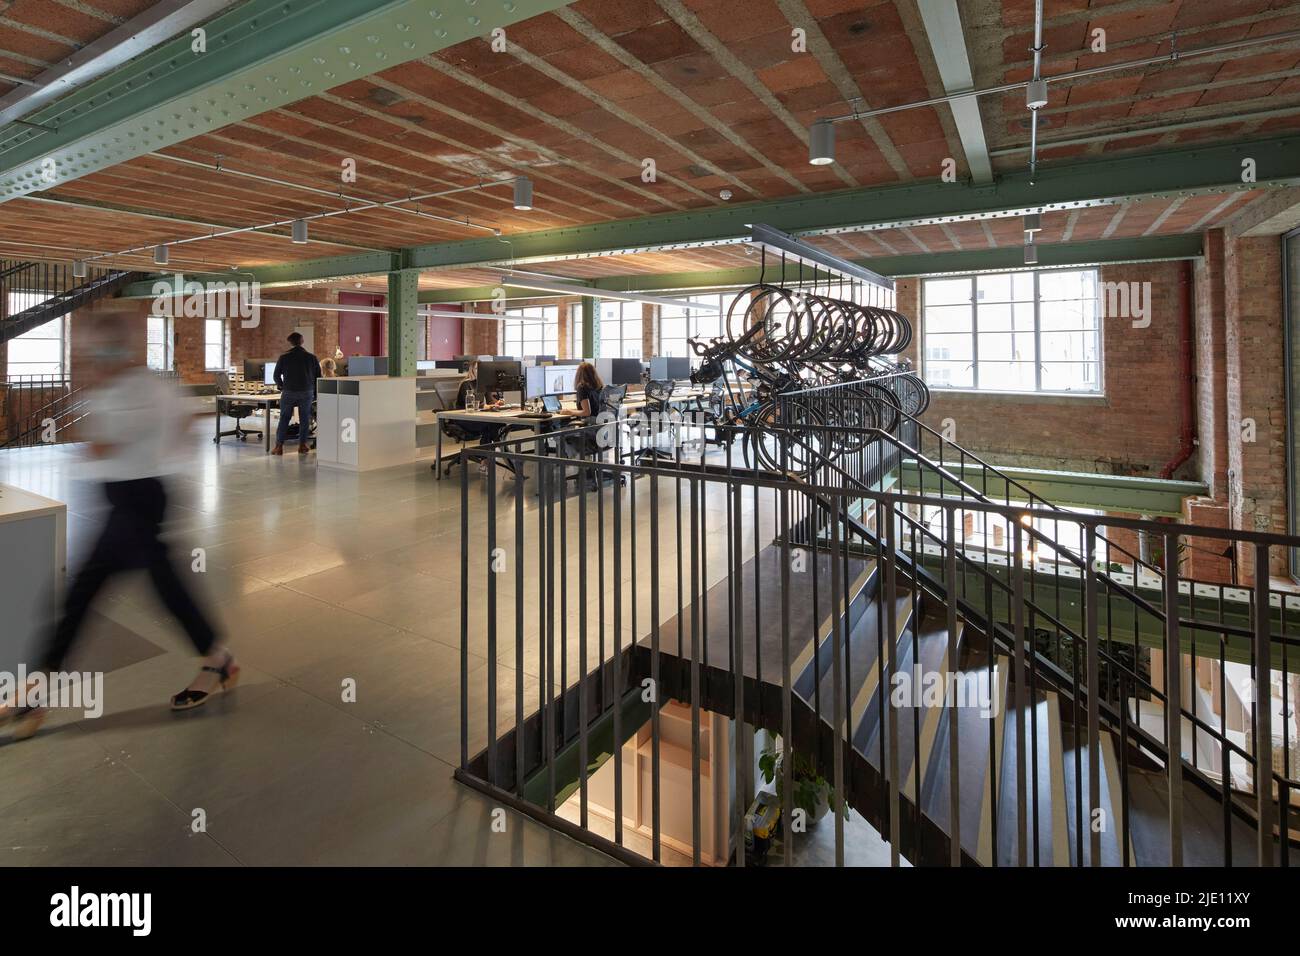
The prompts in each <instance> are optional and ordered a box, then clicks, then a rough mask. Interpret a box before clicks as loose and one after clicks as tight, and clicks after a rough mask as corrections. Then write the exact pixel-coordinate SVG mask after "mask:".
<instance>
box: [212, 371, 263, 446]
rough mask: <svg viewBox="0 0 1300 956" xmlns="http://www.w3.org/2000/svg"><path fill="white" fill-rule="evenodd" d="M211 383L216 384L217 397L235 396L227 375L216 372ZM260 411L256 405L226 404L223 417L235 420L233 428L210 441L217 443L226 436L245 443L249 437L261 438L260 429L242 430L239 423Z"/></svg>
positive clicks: (259, 407)
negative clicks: (232, 436)
mask: <svg viewBox="0 0 1300 956" xmlns="http://www.w3.org/2000/svg"><path fill="white" fill-rule="evenodd" d="M213 382H214V383H215V384H216V389H217V394H218V395H233V394H236V392H235V391H234V386H233V385H232V384H231V380H230V375H229V373H227V372H217V373H216V374H215V375H214V376H213ZM261 410H262V409H261V406H258V405H252V404H244V403H241V402H228V403H226V410H225V415H226V417H227V418H233V419H234V420H235V427H234V429H233V430H232V431H228V432H221V434H219V435H217V436H216V437H215V438H213V439H212V441H213V442H214V443H215V442H219V441H221V439H222V438H225V437H226V436H227V435H234V436H235V437H236V438H238V439H239V440H240V441H247V440H248V436H249V435H256V436H257V437H258V438H261V437H262V430H261V429H260V428H244V427H243V426H242V425H241V424H240V422H242V421H243V420H244V419H245V418H250V417H252V416H253V415H256V414H258V413H259V412H260V411H261ZM267 427H269V426H267Z"/></svg>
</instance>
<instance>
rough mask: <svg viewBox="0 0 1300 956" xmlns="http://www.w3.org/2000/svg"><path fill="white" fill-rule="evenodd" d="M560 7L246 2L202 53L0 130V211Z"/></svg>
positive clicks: (139, 64) (132, 70) (158, 60)
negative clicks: (40, 193) (6, 203)
mask: <svg viewBox="0 0 1300 956" xmlns="http://www.w3.org/2000/svg"><path fill="white" fill-rule="evenodd" d="M565 5H566V3H565V0H247V2H245V3H242V4H240V5H239V6H237V7H234V8H233V9H231V10H229V11H228V12H226V13H223V14H222V15H220V16H218V17H215V18H214V19H213V20H211V21H210V22H209V23H207V24H206V25H205V26H204V30H205V31H206V49H205V50H203V51H196V50H195V49H194V41H193V39H192V37H191V35H190V34H184V35H182V36H180V37H178V38H176V39H174V40H172V41H170V42H168V43H164V44H162V45H161V46H159V47H158V48H157V49H155V50H153V51H151V52H149V53H146V54H145V55H143V56H140V57H137V58H136V59H134V60H132V61H131V62H129V63H127V64H126V65H124V66H123V67H121V68H120V69H118V70H115V71H113V72H112V73H109V74H108V75H106V76H104V77H101V78H100V79H98V80H95V81H93V82H91V83H87V84H86V85H85V86H82V87H80V88H79V89H77V90H76V91H75V92H73V93H71V94H69V95H68V96H65V97H62V98H61V99H59V100H57V101H55V102H53V103H51V104H50V105H49V106H46V107H44V108H43V109H40V110H38V111H36V112H34V113H32V114H31V115H29V116H27V117H25V125H12V126H9V127H7V128H5V129H4V130H0V156H3V160H2V162H3V166H2V167H0V202H3V201H5V200H8V199H13V198H15V197H18V196H23V195H26V194H28V193H31V192H37V191H40V190H43V189H49V188H50V187H51V186H54V185H57V184H59V183H65V182H68V181H70V180H73V179H77V178H79V177H81V176H85V175H87V174H89V173H92V172H95V171H96V170H100V169H104V168H106V167H109V166H112V165H115V164H117V163H121V162H125V161H126V160H129V159H133V158H135V157H137V156H141V155H143V154H145V153H147V152H150V151H153V150H158V149H162V148H164V147H166V146H170V145H172V144H174V143H178V142H182V141H184V140H187V139H191V138H193V137H195V136H200V135H203V134H204V133H210V132H212V131H214V130H217V129H220V128H222V127H223V126H227V125H229V124H231V123H237V122H239V121H241V120H245V119H247V118H248V117H250V116H256V115H257V114H259V113H264V112H266V111H267V110H273V109H277V108H279V107H282V106H285V105H286V104H289V103H293V102H295V101H297V100H300V99H303V98H305V97H308V96H313V95H315V94H317V93H321V92H324V91H325V90H329V89H332V88H333V87H336V86H340V85H342V84H344V83H347V82H349V81H352V80H356V79H360V78H361V77H365V76H369V75H370V74H372V73H377V72H379V71H380V70H386V69H389V68H390V67H394V66H397V65H398V64H401V63H406V62H408V61H410V60H414V59H417V58H419V57H422V56H426V55H428V54H430V53H434V52H436V51H438V50H443V49H446V48H447V47H450V46H453V45H455V44H457V43H461V42H463V41H465V40H470V39H474V38H476V37H487V36H488V35H489V34H490V33H491V31H492V30H493V29H494V28H496V27H507V26H510V25H511V24H514V23H517V22H519V21H521V20H525V19H527V18H529V17H532V16H536V15H538V14H541V13H547V12H549V11H551V10H555V9H557V8H559V7H563V6H565ZM29 124H34V125H29ZM38 127H51V128H52V131H51V130H50V129H41V128H38ZM344 158H345V157H343V156H340V157H339V160H340V162H341V161H342V160H343V159H344Z"/></svg>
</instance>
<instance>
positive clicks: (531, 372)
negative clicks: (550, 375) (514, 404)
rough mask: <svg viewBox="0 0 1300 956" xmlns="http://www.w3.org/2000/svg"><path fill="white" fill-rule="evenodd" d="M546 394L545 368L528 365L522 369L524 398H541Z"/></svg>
mask: <svg viewBox="0 0 1300 956" xmlns="http://www.w3.org/2000/svg"><path fill="white" fill-rule="evenodd" d="M545 394H546V367H545V366H542V365H530V366H528V368H526V369H524V398H529V399H531V398H541V397H542V396H543V395H545Z"/></svg>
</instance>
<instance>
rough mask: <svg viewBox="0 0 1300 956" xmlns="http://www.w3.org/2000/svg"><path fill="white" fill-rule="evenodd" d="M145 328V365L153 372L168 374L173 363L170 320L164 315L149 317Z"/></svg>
mask: <svg viewBox="0 0 1300 956" xmlns="http://www.w3.org/2000/svg"><path fill="white" fill-rule="evenodd" d="M145 326H146V328H145V362H146V364H147V365H148V366H149V368H151V369H153V370H154V371H155V372H170V371H171V370H172V365H173V364H174V363H175V355H174V354H173V348H174V345H173V340H172V328H173V326H172V320H171V319H170V318H168V317H167V316H165V315H151V316H149V317H148V318H147V319H146V320H145ZM205 346H206V343H205Z"/></svg>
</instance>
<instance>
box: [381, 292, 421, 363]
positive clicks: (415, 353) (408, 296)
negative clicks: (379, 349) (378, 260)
mask: <svg viewBox="0 0 1300 956" xmlns="http://www.w3.org/2000/svg"><path fill="white" fill-rule="evenodd" d="M419 296H420V270H419V269H398V270H396V271H394V272H390V273H388V374H389V375H391V376H394V377H397V376H402V375H414V374H415V360H416V359H418V358H420V357H421V356H420V354H419V347H420V331H421V329H420V326H421V322H420V311H419V310H420V301H419Z"/></svg>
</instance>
